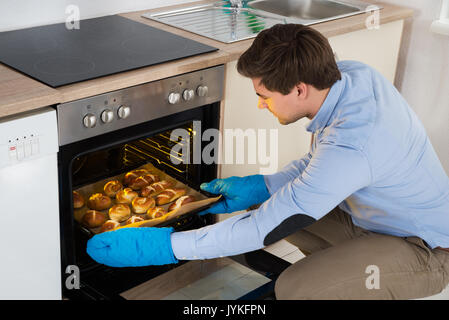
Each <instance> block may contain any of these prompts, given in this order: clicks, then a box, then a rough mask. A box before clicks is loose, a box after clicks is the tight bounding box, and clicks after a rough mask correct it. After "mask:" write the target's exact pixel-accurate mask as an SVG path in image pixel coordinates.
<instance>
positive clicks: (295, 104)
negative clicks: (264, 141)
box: [251, 78, 309, 125]
mask: <svg viewBox="0 0 449 320" xmlns="http://www.w3.org/2000/svg"><path fill="white" fill-rule="evenodd" d="M251 80H252V81H253V86H254V90H255V91H256V94H257V95H258V96H259V103H258V108H259V109H265V108H266V109H268V110H270V112H271V113H272V114H273V115H274V116H275V117H276V118H278V120H279V123H280V124H284V125H285V124H289V123H293V122H295V121H297V120H299V119H301V118H304V117H306V116H308V115H309V111H308V108H307V107H306V105H307V101H306V100H305V99H304V96H303V95H304V92H301V90H300V89H298V88H297V87H295V88H293V89H292V91H291V92H290V93H289V94H287V95H283V94H282V93H279V92H273V91H269V90H268V89H267V88H265V87H264V86H263V85H261V84H260V78H254V79H251Z"/></svg>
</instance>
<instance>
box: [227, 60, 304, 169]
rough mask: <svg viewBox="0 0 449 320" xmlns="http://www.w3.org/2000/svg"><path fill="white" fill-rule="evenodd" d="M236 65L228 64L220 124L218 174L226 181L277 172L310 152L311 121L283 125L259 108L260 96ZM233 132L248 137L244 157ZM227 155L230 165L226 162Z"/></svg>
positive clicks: (302, 120)
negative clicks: (308, 124) (230, 178)
mask: <svg viewBox="0 0 449 320" xmlns="http://www.w3.org/2000/svg"><path fill="white" fill-rule="evenodd" d="M236 65H237V62H236V61H233V62H230V63H228V64H227V65H226V84H225V97H224V101H223V105H222V106H223V115H222V125H221V133H222V137H223V145H222V149H221V150H222V157H221V158H222V164H221V166H220V169H221V175H220V170H219V175H220V176H221V177H222V178H226V177H230V176H246V175H250V174H257V173H262V174H268V173H274V172H276V171H278V170H279V169H281V168H282V167H283V166H285V165H286V164H288V163H289V162H290V161H292V160H293V159H298V158H300V157H302V156H303V155H304V154H305V153H306V152H307V151H308V149H309V145H310V133H308V132H307V131H306V130H305V126H306V125H307V123H308V122H309V121H310V120H308V119H301V120H299V121H297V122H295V123H292V124H289V125H281V124H279V122H278V120H277V118H276V117H274V116H273V115H272V114H271V113H270V112H269V111H268V110H267V109H263V110H260V109H258V108H257V102H258V96H257V95H256V93H255V91H254V87H253V84H252V81H251V79H248V78H245V77H243V76H241V75H240V74H239V73H238V72H237V69H236ZM239 131H240V132H239ZM232 133H234V135H235V136H239V137H241V136H242V135H244V136H245V144H244V147H243V149H242V150H243V152H244V154H243V155H242V151H239V150H238V148H237V145H238V138H235V136H234V137H232ZM264 137H265V141H264V139H263V138H264ZM231 140H232V141H231ZM230 146H233V147H232V148H230ZM227 147H228V149H226V148H227ZM230 150H232V151H231V152H232V159H230V158H231V157H230V152H229V151H230ZM226 156H228V162H227V163H224V161H225V160H226V159H224V158H225V157H226ZM237 156H241V157H242V158H243V163H241V164H240V163H237V160H238V159H237ZM231 160H232V162H231ZM270 171H271V172H270Z"/></svg>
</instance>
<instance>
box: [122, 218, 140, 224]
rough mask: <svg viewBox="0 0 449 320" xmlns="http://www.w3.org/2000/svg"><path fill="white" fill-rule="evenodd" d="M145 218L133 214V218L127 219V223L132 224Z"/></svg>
mask: <svg viewBox="0 0 449 320" xmlns="http://www.w3.org/2000/svg"><path fill="white" fill-rule="evenodd" d="M144 220H145V219H144V218H142V217H139V216H132V217H131V218H129V219H128V220H126V223H125V224H131V223H134V222H139V221H144Z"/></svg>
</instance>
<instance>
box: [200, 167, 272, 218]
mask: <svg viewBox="0 0 449 320" xmlns="http://www.w3.org/2000/svg"><path fill="white" fill-rule="evenodd" d="M200 188H201V189H202V190H204V191H207V192H210V193H213V194H221V195H223V197H224V200H222V201H219V202H218V203H216V204H215V205H213V206H211V207H210V208H209V209H206V210H204V211H201V212H200V213H199V214H200V215H203V214H206V213H231V212H234V211H239V210H245V209H247V208H249V207H250V206H252V205H255V204H259V203H262V202H264V201H265V200H267V199H268V198H270V193H269V192H268V189H267V186H266V185H265V180H264V178H263V175H260V174H256V175H252V176H246V177H235V176H234V177H229V178H226V179H214V180H212V181H211V182H209V183H202V184H201V185H200Z"/></svg>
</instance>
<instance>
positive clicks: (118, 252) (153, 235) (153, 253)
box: [86, 227, 178, 267]
mask: <svg viewBox="0 0 449 320" xmlns="http://www.w3.org/2000/svg"><path fill="white" fill-rule="evenodd" d="M172 232H173V228H146V227H145V228H144V227H142V228H123V229H117V230H115V231H108V232H104V233H100V234H97V235H95V236H94V237H92V238H91V239H90V240H89V241H88V242H87V249H86V250H87V253H88V254H89V255H90V256H91V257H92V259H94V260H95V261H97V262H98V263H102V264H105V265H107V266H111V267H142V266H149V265H163V264H170V263H177V262H178V260H176V258H175V256H174V254H173V249H172V247H171V240H170V234H171V233H172Z"/></svg>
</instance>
